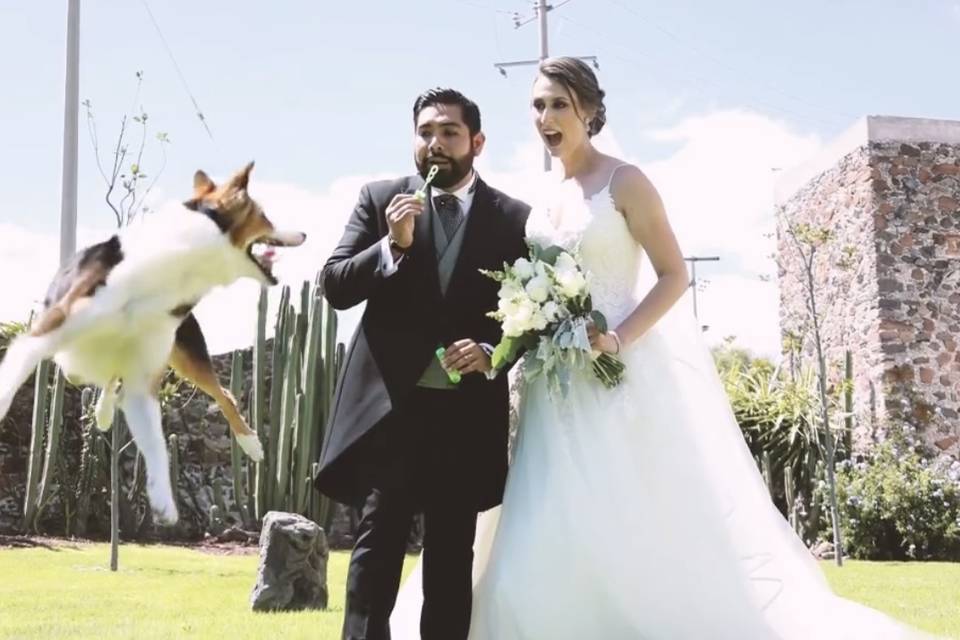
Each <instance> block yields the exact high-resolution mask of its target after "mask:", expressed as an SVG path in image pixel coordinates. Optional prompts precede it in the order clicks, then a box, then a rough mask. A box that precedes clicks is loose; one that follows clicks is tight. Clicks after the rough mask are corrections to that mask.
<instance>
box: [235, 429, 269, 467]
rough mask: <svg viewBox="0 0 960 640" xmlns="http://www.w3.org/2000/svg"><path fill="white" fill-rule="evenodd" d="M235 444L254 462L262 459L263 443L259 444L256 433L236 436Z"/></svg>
mask: <svg viewBox="0 0 960 640" xmlns="http://www.w3.org/2000/svg"><path fill="white" fill-rule="evenodd" d="M237 444H239V445H240V448H241V449H243V451H244V453H246V454H247V455H248V456H249V457H250V459H251V460H253V461H254V462H260V461H261V460H263V445H262V444H260V438H258V437H257V434H255V433H251V434H249V435H245V436H237Z"/></svg>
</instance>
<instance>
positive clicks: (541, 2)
mask: <svg viewBox="0 0 960 640" xmlns="http://www.w3.org/2000/svg"><path fill="white" fill-rule="evenodd" d="M548 10H549V8H548V7H547V0H538V2H537V18H539V20H538V22H539V24H540V62H543V61H544V60H546V59H547V57H548V56H549V53H548V47H547V11H548ZM550 166H551V162H550V152H549V151H548V150H547V147H546V146H544V147H543V170H544V171H550Z"/></svg>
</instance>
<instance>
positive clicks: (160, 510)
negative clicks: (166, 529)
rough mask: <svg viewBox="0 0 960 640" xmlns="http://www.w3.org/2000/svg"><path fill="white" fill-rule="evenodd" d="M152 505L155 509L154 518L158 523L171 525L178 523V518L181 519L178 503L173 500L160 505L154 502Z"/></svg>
mask: <svg viewBox="0 0 960 640" xmlns="http://www.w3.org/2000/svg"><path fill="white" fill-rule="evenodd" d="M150 506H151V508H152V509H153V519H154V521H155V522H156V523H157V524H160V525H164V526H170V525H174V524H177V520H179V519H180V514H179V513H177V505H175V504H173V502H171V503H170V504H166V505H162V506H160V507H158V506H157V505H153V504H151V505H150Z"/></svg>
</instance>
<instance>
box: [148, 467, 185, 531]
mask: <svg viewBox="0 0 960 640" xmlns="http://www.w3.org/2000/svg"><path fill="white" fill-rule="evenodd" d="M147 497H148V498H149V499H150V508H151V509H153V518H154V520H156V521H157V523H158V524H162V525H171V524H175V523H176V522H177V520H178V519H179V518H180V514H178V513H177V503H176V500H174V499H173V492H172V491H171V490H170V485H169V483H167V484H164V483H162V482H154V481H152V480H151V479H150V478H148V479H147Z"/></svg>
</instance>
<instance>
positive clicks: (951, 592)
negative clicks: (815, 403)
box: [0, 544, 960, 640]
mask: <svg viewBox="0 0 960 640" xmlns="http://www.w3.org/2000/svg"><path fill="white" fill-rule="evenodd" d="M108 558H109V547H108V546H107V545H104V544H78V545H66V546H57V547H55V548H53V549H47V548H27V549H4V550H0V638H3V639H8V638H10V639H13V638H16V639H21V638H23V639H27V638H29V639H37V640H41V639H42V640H57V639H64V640H66V639H68V638H69V639H70V640H79V639H84V638H91V639H93V638H95V639H98V640H101V639H102V640H111V639H116V638H136V639H137V640H149V639H155V638H164V639H167V638H177V639H179V638H214V639H220V638H230V639H237V640H240V639H244V638H250V639H254V638H256V639H262V638H276V637H283V638H284V640H297V639H304V640H306V639H308V638H309V639H310V640H327V639H329V640H335V639H336V638H339V630H340V619H341V616H342V614H343V580H344V575H345V572H346V566H347V559H348V556H347V554H345V553H340V552H338V553H334V554H332V556H331V560H330V572H329V581H330V585H331V594H330V609H329V611H326V612H308V613H284V614H254V613H252V612H250V609H249V605H248V598H249V596H250V590H251V588H252V587H253V580H254V577H255V574H256V564H257V557H256V556H255V555H232V556H228V555H211V554H207V553H204V552H200V551H195V550H191V549H184V548H179V547H164V546H136V545H125V546H123V547H121V549H120V571H119V572H118V573H116V574H112V573H111V572H110V571H109V570H108V569H107V566H108ZM411 564H412V562H408V563H407V568H408V569H409V568H410V566H411ZM824 569H825V570H826V572H827V576H828V578H829V579H830V582H831V584H833V586H834V588H835V589H836V590H837V592H838V593H840V594H841V595H844V596H847V597H849V598H852V599H854V600H857V601H860V602H863V603H865V604H868V605H870V606H873V607H876V608H878V609H881V610H883V611H886V612H888V613H890V614H892V615H893V616H895V617H897V618H899V619H901V620H904V621H906V622H909V623H911V624H913V625H915V626H918V627H921V628H923V629H926V630H928V631H932V632H936V633H940V634H945V635H949V636H951V637H954V638H960V564H933V563H931V564H920V563H909V564H903V563H869V562H850V563H848V565H847V566H845V567H844V568H843V569H841V570H838V569H836V568H834V567H832V566H830V565H827V564H825V565H824Z"/></svg>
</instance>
